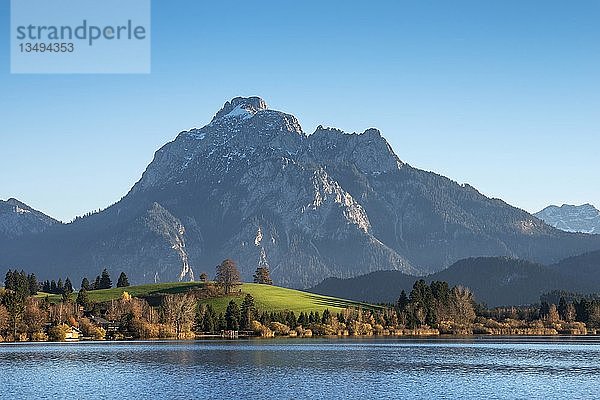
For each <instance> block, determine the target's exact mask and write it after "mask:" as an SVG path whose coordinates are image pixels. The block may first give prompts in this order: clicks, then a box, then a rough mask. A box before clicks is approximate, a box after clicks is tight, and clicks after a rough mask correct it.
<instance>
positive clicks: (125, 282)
mask: <svg viewBox="0 0 600 400" xmlns="http://www.w3.org/2000/svg"><path fill="white" fill-rule="evenodd" d="M127 286H129V279H127V275H125V272H121V275H119V280H117V287H127Z"/></svg>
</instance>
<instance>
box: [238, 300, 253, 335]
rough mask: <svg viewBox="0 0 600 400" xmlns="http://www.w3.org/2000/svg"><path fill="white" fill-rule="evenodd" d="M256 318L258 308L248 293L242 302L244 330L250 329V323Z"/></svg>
mask: <svg viewBox="0 0 600 400" xmlns="http://www.w3.org/2000/svg"><path fill="white" fill-rule="evenodd" d="M255 316H256V307H255V305H254V297H252V295H251V294H250V293H248V294H247V295H246V297H244V300H243V301H242V306H241V317H240V327H241V328H242V329H250V323H251V322H252V321H254V319H255Z"/></svg>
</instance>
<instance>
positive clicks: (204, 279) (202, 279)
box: [200, 272, 208, 282]
mask: <svg viewBox="0 0 600 400" xmlns="http://www.w3.org/2000/svg"><path fill="white" fill-rule="evenodd" d="M207 281H208V275H207V273H206V272H203V273H201V274H200V282H207Z"/></svg>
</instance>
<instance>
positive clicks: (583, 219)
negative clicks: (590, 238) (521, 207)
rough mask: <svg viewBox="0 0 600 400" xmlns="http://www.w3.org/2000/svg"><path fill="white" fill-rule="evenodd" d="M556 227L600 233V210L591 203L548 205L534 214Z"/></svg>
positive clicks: (568, 230)
mask: <svg viewBox="0 0 600 400" xmlns="http://www.w3.org/2000/svg"><path fill="white" fill-rule="evenodd" d="M534 215H535V216H536V217H538V218H539V219H541V220H543V221H544V222H546V223H547V224H548V225H552V226H553V227H555V228H558V229H560V230H563V231H566V232H582V233H594V234H598V233H600V211H598V210H597V209H596V207H594V206H593V205H591V204H589V203H588V204H582V205H580V206H576V205H571V204H563V205H562V206H560V207H558V206H554V205H552V206H548V207H546V208H544V209H543V210H542V211H539V212H537V213H535V214H534Z"/></svg>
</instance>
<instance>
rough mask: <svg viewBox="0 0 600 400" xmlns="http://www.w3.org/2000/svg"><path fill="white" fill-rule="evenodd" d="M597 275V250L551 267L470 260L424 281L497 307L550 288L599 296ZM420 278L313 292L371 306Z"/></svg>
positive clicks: (369, 280)
mask: <svg viewBox="0 0 600 400" xmlns="http://www.w3.org/2000/svg"><path fill="white" fill-rule="evenodd" d="M599 272H600V252H598V251H597V252H592V253H586V254H583V255H581V256H577V257H570V258H567V259H564V260H562V261H560V262H559V263H556V264H553V265H550V266H544V265H542V264H537V263H532V262H529V261H524V260H517V259H511V258H507V257H479V258H468V259H464V260H460V261H458V262H456V263H454V264H453V265H452V266H450V267H449V268H447V269H446V270H444V271H440V272H438V273H435V274H431V275H428V276H426V277H424V279H425V280H426V281H436V280H439V281H446V282H448V283H449V284H450V285H462V286H466V287H469V288H470V289H471V290H472V291H473V292H474V294H475V297H476V300H477V301H479V302H484V303H486V304H487V305H489V306H499V305H522V304H531V303H536V302H538V301H539V298H540V295H541V294H543V293H547V292H550V291H552V290H566V291H572V292H579V293H584V294H585V293H596V292H598V291H599V289H600V273H599ZM417 279H420V278H418V277H413V276H409V275H406V274H402V273H400V272H398V271H378V272H373V273H370V274H367V275H363V276H360V277H355V278H349V279H337V278H329V279H326V280H324V281H323V282H322V283H320V284H319V285H317V286H315V287H314V288H312V289H309V291H311V292H314V293H320V294H324V295H330V296H339V297H343V298H349V299H353V300H360V301H367V302H372V303H378V302H394V301H396V300H397V298H398V295H399V294H400V292H401V291H402V290H405V291H406V292H407V293H409V292H410V290H411V288H412V285H413V284H414V282H415V280H417Z"/></svg>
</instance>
